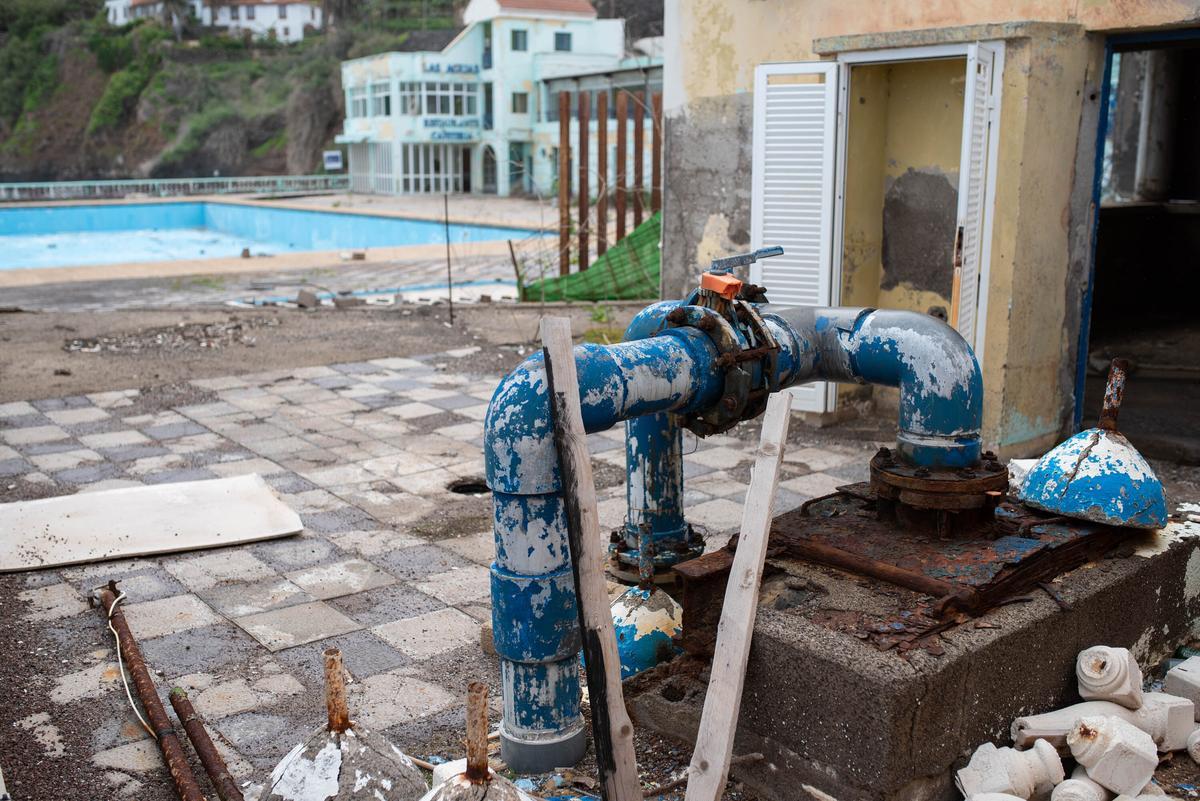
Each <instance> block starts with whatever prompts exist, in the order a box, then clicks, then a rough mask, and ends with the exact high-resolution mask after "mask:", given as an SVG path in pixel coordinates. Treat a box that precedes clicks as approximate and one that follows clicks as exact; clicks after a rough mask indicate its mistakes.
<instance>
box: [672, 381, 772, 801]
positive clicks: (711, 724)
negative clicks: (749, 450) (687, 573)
mask: <svg viewBox="0 0 1200 801" xmlns="http://www.w3.org/2000/svg"><path fill="white" fill-rule="evenodd" d="M791 400H792V399H791V395H789V394H788V393H786V392H777V393H775V394H774V395H772V396H771V399H770V400H769V401H768V402H767V411H766V414H764V415H763V425H762V438H761V440H760V442H759V446H758V452H757V454H756V456H755V460H754V472H753V473H751V476H750V489H749V491H747V493H746V505H745V506H744V507H743V509H742V530H741V534H740V536H739V537H738V547H737V552H736V553H735V554H734V557H733V568H732V569H731V570H730V574H729V584H728V586H727V587H726V589H725V604H724V607H723V609H722V612H721V624H720V626H719V627H718V629H717V647H716V651H715V653H714V654H713V663H712V678H711V679H710V680H709V682H708V694H707V695H706V696H705V698H704V713H703V715H702V716H701V718H700V733H699V735H698V736H697V738H696V749H695V750H694V751H693V752H692V763H691V766H690V768H689V773H690V776H689V778H688V787H687V796H686V801H718V800H719V799H720V798H721V796H722V795H723V794H724V791H725V780H726V779H727V778H728V775H729V760H730V758H731V757H732V756H733V738H734V735H735V733H736V732H737V721H738V713H739V712H740V710H741V705H742V687H743V685H744V684H745V681H746V660H747V659H749V657H750V640H751V637H752V636H753V634H754V618H755V615H756V614H757V612H758V585H759V582H761V581H762V573H763V560H764V559H765V558H766V555H767V538H768V537H767V535H768V533H769V531H770V528H771V511H772V508H773V507H774V502H775V489H776V487H777V486H778V484H779V464H780V462H781V461H782V460H783V449H784V444H785V442H786V441H787V431H788V423H789V421H790V419H791Z"/></svg>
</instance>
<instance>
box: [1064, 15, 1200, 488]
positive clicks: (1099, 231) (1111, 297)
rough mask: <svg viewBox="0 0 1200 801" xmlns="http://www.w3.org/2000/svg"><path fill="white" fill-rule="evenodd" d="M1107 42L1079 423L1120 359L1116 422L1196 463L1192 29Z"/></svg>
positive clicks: (1199, 242)
mask: <svg viewBox="0 0 1200 801" xmlns="http://www.w3.org/2000/svg"><path fill="white" fill-rule="evenodd" d="M1193 36H1200V32H1196V33H1195V34H1193ZM1110 48H1111V54H1110V59H1111V61H1110V64H1111V66H1110V70H1111V73H1110V76H1111V77H1110V79H1109V84H1108V86H1109V91H1108V108H1107V115H1106V120H1105V121H1104V122H1103V123H1102V124H1104V125H1105V126H1106V127H1105V128H1104V129H1103V130H1104V141H1103V146H1104V151H1103V157H1102V161H1101V174H1100V177H1099V184H1100V197H1099V200H1100V203H1099V206H1098V212H1097V226H1096V253H1095V273H1094V277H1093V283H1092V304H1091V321H1090V328H1089V339H1088V342H1087V354H1088V358H1087V363H1086V375H1085V377H1084V380H1083V388H1084V395H1083V405H1082V409H1081V412H1082V414H1081V418H1082V419H1081V423H1082V425H1083V427H1084V428H1087V427H1090V426H1091V425H1092V424H1094V423H1095V421H1096V419H1097V416H1098V413H1099V408H1100V401H1101V398H1102V397H1103V393H1104V381H1105V374H1106V372H1107V369H1108V363H1109V361H1110V360H1111V359H1112V358H1114V357H1118V356H1120V357H1124V358H1127V359H1129V360H1131V362H1132V365H1133V369H1132V371H1131V374H1130V376H1129V385H1128V389H1127V392H1126V395H1125V402H1124V404H1123V405H1122V409H1121V416H1120V429H1121V431H1122V432H1123V433H1124V434H1125V435H1126V436H1127V437H1128V438H1129V439H1130V441H1131V442H1133V444H1134V445H1135V446H1136V447H1137V448H1138V449H1139V450H1141V451H1142V453H1143V454H1145V455H1146V456H1149V457H1153V458H1162V459H1170V460H1173V461H1181V462H1185V463H1188V464H1200V312H1198V311H1197V303H1196V300H1197V298H1200V148H1198V147H1197V144H1196V143H1197V142H1198V141H1200V138H1198V134H1200V38H1188V37H1187V35H1186V34H1185V35H1182V36H1181V35H1179V34H1173V35H1171V36H1170V38H1168V39H1165V40H1164V39H1158V40H1155V41H1146V40H1142V41H1136V40H1134V41H1128V40H1124V41H1123V40H1116V42H1115V43H1114V44H1112V45H1110Z"/></svg>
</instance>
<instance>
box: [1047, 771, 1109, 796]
mask: <svg viewBox="0 0 1200 801" xmlns="http://www.w3.org/2000/svg"><path fill="white" fill-rule="evenodd" d="M1112 798H1113V793H1112V792H1111V791H1109V789H1108V788H1107V787H1105V786H1104V785H1102V784H1100V783H1098V782H1097V781H1095V780H1094V779H1092V777H1090V776H1088V774H1087V768H1085V767H1083V766H1082V765H1077V766H1076V767H1075V771H1074V772H1073V773H1072V774H1071V778H1069V779H1067V780H1066V781H1065V782H1063V783H1062V784H1060V785H1058V786H1057V787H1055V788H1054V792H1053V793H1051V795H1050V801H1112Z"/></svg>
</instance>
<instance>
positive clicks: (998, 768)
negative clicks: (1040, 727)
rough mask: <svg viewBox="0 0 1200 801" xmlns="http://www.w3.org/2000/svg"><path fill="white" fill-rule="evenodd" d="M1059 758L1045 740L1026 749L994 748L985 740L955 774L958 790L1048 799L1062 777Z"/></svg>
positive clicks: (973, 793) (972, 794)
mask: <svg viewBox="0 0 1200 801" xmlns="http://www.w3.org/2000/svg"><path fill="white" fill-rule="evenodd" d="M1063 775H1064V773H1063V765H1062V760H1061V759H1059V757H1058V752H1057V751H1056V750H1054V746H1052V745H1050V744H1049V743H1047V742H1046V741H1045V740H1039V741H1038V742H1036V743H1034V746H1033V748H1031V749H1030V750H1028V751H1017V750H1016V749H1013V748H997V747H996V746H995V745H993V744H992V743H984V744H983V745H981V746H979V748H977V749H975V753H974V754H972V755H971V761H970V762H969V763H967V766H966V767H965V768H963V769H962V770H960V771H959V772H958V774H957V777H956V779H957V783H958V789H960V790H962V793H963V795H965V796H974V795H979V794H981V793H1010V794H1012V795H1015V796H1019V797H1020V798H1026V799H1030V798H1040V799H1044V798H1049V797H1050V791H1051V790H1052V789H1053V788H1054V786H1055V785H1056V784H1058V783H1059V782H1061V781H1062V780H1063Z"/></svg>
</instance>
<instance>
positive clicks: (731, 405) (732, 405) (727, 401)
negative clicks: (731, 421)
mask: <svg viewBox="0 0 1200 801" xmlns="http://www.w3.org/2000/svg"><path fill="white" fill-rule="evenodd" d="M721 405H722V406H724V407H725V410H726V411H729V412H732V411H734V410H736V409H737V398H735V397H734V396H732V395H726V396H725V397H724V398H722V399H721Z"/></svg>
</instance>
